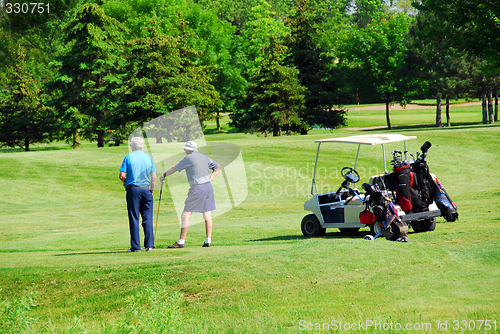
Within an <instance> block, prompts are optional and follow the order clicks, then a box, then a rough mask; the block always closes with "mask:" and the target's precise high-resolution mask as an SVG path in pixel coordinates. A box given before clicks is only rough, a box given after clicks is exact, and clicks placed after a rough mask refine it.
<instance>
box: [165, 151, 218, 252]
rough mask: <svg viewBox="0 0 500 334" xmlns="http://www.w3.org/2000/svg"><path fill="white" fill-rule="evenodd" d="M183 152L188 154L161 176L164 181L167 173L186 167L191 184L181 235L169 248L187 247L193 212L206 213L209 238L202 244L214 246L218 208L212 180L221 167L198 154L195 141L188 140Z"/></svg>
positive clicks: (204, 217) (183, 213)
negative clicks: (214, 227) (213, 236)
mask: <svg viewBox="0 0 500 334" xmlns="http://www.w3.org/2000/svg"><path fill="white" fill-rule="evenodd" d="M184 152H185V153H186V156H185V157H184V158H183V159H182V160H181V161H180V162H179V163H178V164H177V165H175V166H172V167H171V168H170V169H169V170H167V171H166V172H165V173H163V174H162V175H161V176H160V181H161V182H163V180H164V178H165V177H166V176H168V175H172V174H174V173H175V172H180V171H182V170H186V175H187V179H188V182H189V185H190V186H191V188H190V189H189V192H188V197H187V198H186V201H185V203H184V210H183V212H182V215H181V220H182V226H181V236H180V238H179V241H177V242H176V243H174V244H173V245H172V246H168V248H184V246H185V240H186V235H187V232H188V229H189V220H190V218H191V214H192V213H193V212H201V213H202V214H203V219H204V220H205V229H206V233H207V238H206V239H205V242H204V243H203V246H202V247H210V246H211V245H212V211H213V210H215V199H214V189H213V188H212V183H211V182H212V181H213V179H214V178H215V176H216V175H217V174H218V173H219V171H220V170H221V166H220V165H219V164H218V163H217V162H215V161H213V160H212V159H210V158H209V157H207V156H206V155H204V154H201V153H199V152H198V145H197V144H196V143H195V142H194V141H188V142H187V143H186V145H185V146H184ZM210 170H212V173H210Z"/></svg>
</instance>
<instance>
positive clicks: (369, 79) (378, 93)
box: [343, 12, 412, 129]
mask: <svg viewBox="0 0 500 334" xmlns="http://www.w3.org/2000/svg"><path fill="white" fill-rule="evenodd" d="M375 17H376V19H375ZM411 23H412V18H411V17H410V16H409V15H407V14H404V13H390V12H389V13H387V15H386V14H385V13H384V12H379V13H373V14H372V20H371V24H369V25H367V26H366V27H364V28H360V29H353V30H352V35H350V36H349V37H348V39H347V40H346V43H345V54H344V55H343V57H345V59H344V61H347V62H348V63H349V65H350V66H351V71H352V74H351V76H352V77H354V78H356V80H357V89H358V90H359V92H360V96H362V97H364V99H365V100H375V101H380V99H382V100H383V101H384V103H385V105H386V120H387V127H388V128H389V129H392V126H391V121H390V115H389V107H390V104H391V103H393V102H399V103H400V104H403V105H404V104H406V103H407V100H408V92H409V91H408V85H407V82H406V78H405V77H404V75H402V73H401V70H403V69H404V65H405V54H406V50H407V45H406V43H405V38H406V36H407V33H408V31H409V28H410V26H411Z"/></svg>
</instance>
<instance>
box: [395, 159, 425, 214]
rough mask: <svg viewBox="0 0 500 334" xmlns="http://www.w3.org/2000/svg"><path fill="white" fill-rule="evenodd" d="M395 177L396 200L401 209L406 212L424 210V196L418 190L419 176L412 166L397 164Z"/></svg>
mask: <svg viewBox="0 0 500 334" xmlns="http://www.w3.org/2000/svg"><path fill="white" fill-rule="evenodd" d="M393 178H394V181H395V183H396V201H397V203H398V204H399V206H400V207H401V209H403V211H404V212H406V213H410V212H419V211H422V206H423V203H422V196H421V193H420V191H419V190H418V183H417V177H416V175H415V173H414V172H413V171H412V170H411V168H410V166H408V165H402V166H398V167H396V166H395V167H394V172H393ZM424 207H425V206H424Z"/></svg>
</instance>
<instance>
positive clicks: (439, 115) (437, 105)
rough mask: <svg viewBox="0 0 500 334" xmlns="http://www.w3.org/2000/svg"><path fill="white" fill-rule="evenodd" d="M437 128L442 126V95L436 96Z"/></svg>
mask: <svg viewBox="0 0 500 334" xmlns="http://www.w3.org/2000/svg"><path fill="white" fill-rule="evenodd" d="M436 126H437V127H440V126H441V94H439V93H438V94H437V96H436Z"/></svg>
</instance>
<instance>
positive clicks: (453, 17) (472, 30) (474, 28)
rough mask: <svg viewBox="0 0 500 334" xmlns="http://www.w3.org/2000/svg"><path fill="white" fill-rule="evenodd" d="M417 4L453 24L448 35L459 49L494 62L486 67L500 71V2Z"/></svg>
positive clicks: (473, 0) (471, 0) (427, 0)
mask: <svg viewBox="0 0 500 334" xmlns="http://www.w3.org/2000/svg"><path fill="white" fill-rule="evenodd" d="M414 5H415V7H416V8H417V9H418V10H419V11H420V12H423V13H432V14H433V15H435V16H436V17H437V18H439V19H440V20H442V21H444V22H447V23H448V24H449V25H451V26H452V27H453V28H451V29H449V30H448V31H447V33H446V37H447V38H448V39H449V40H450V42H452V43H453V44H454V45H455V47H456V48H457V49H459V50H467V51H469V52H470V53H471V54H473V55H475V56H477V57H479V58H481V59H484V60H485V61H486V62H487V63H488V64H490V65H491V66H489V67H487V68H485V69H484V70H485V71H487V72H488V73H495V72H496V73H497V72H498V71H499V69H500V53H498V45H500V34H499V33H498V32H499V29H500V4H498V2H497V1H484V0H453V1H451V0H422V1H419V2H415V4H414Z"/></svg>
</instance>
